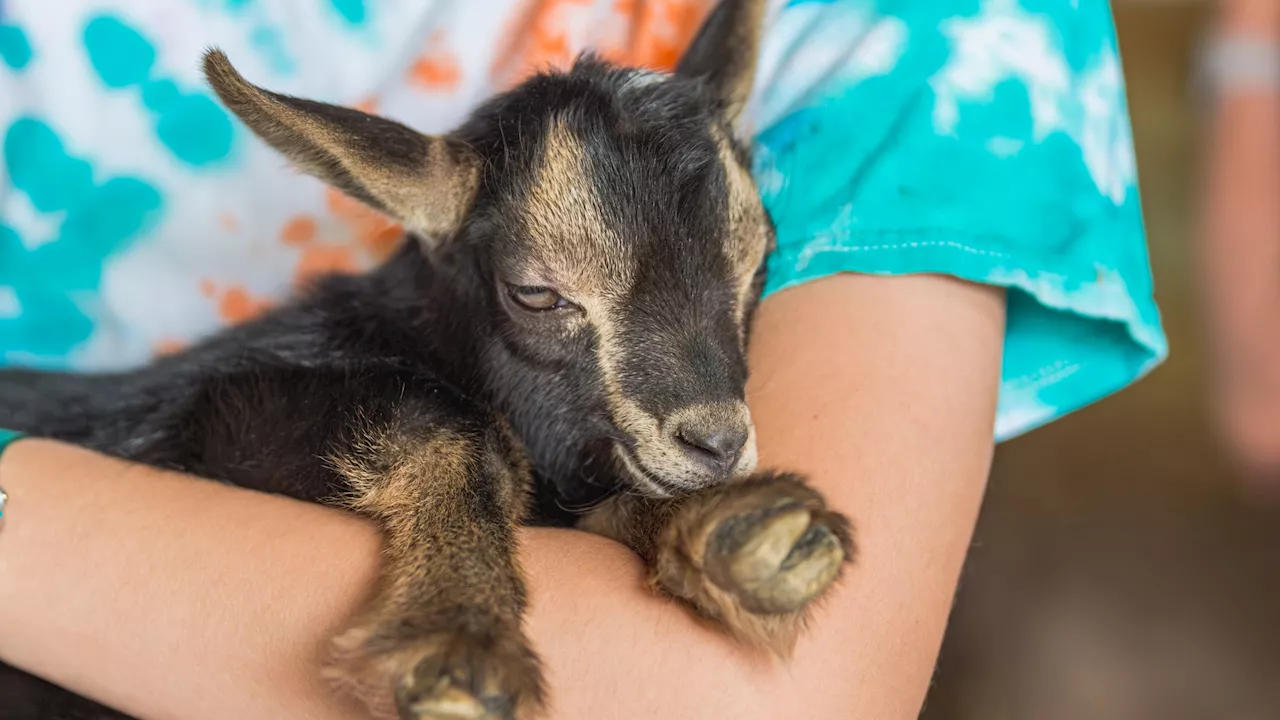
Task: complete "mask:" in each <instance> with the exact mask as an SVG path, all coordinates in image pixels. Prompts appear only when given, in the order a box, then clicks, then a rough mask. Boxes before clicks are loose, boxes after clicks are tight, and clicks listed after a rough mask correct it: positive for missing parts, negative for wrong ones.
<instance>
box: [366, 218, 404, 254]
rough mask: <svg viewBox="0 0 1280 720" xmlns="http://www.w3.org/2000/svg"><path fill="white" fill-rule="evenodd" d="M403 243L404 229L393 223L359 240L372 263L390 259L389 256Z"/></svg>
mask: <svg viewBox="0 0 1280 720" xmlns="http://www.w3.org/2000/svg"><path fill="white" fill-rule="evenodd" d="M403 241H404V228H402V227H400V226H399V225H396V224H395V223H388V224H387V225H386V227H384V228H382V229H381V230H378V231H376V232H373V233H369V234H368V235H365V236H364V237H361V238H360V242H361V244H362V245H364V249H365V251H366V252H368V253H369V257H370V258H371V259H372V260H373V261H374V262H382V261H383V260H386V259H387V258H389V257H391V254H392V253H394V252H395V251H396V248H398V247H400V243H401V242H403Z"/></svg>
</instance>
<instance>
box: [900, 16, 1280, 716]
mask: <svg viewBox="0 0 1280 720" xmlns="http://www.w3.org/2000/svg"><path fill="white" fill-rule="evenodd" d="M1064 1H1065V0H1064ZM1276 1H1277V2H1280V0H1276ZM1204 6H1205V3H1202V2H1194V1H1191V0H1187V1H1182V2H1178V1H1173V0H1166V1H1163V2H1161V1H1158V0H1145V1H1141V0H1116V1H1115V3H1114V10H1115V15H1116V22H1117V25H1118V27H1119V30H1120V46H1121V53H1122V55H1123V59H1124V62H1125V74H1126V77H1127V80H1128V86H1129V99H1130V106H1131V111H1132V115H1133V123H1134V133H1135V139H1136V144H1137V151H1138V167H1139V173H1140V179H1141V183H1142V191H1143V200H1144V204H1145V212H1146V221H1147V230H1148V233H1149V238H1150V249H1151V259H1152V265H1153V269H1154V272H1155V278H1156V288H1157V295H1158V299H1159V302H1160V305H1161V308H1162V312H1163V314H1164V320H1165V323H1166V329H1167V331H1168V335H1169V340H1170V344H1171V347H1172V355H1171V358H1170V360H1169V361H1168V362H1167V363H1166V364H1165V365H1164V366H1162V367H1161V368H1159V369H1158V370H1156V371H1155V372H1154V373H1153V374H1152V375H1150V376H1149V377H1148V378H1147V379H1145V380H1143V381H1142V382H1141V383H1139V384H1138V385H1136V386H1135V387H1133V388H1131V389H1128V390H1126V391H1124V392H1123V393H1121V394H1119V395H1117V396H1115V397H1112V398H1110V399H1108V400H1105V401H1103V402H1102V403H1099V404H1098V405H1096V406H1094V407H1091V408H1088V409H1086V410H1084V411H1081V412H1079V413H1077V414H1075V415H1072V416H1070V417H1068V418H1066V419H1064V420H1062V421H1060V422H1057V423H1054V424H1053V425H1051V426H1049V427H1047V428H1044V429H1042V430H1038V431H1036V432H1033V433H1031V434H1029V435H1027V436H1025V437H1023V438H1020V439H1017V440H1014V441H1012V442H1010V443H1007V444H1006V445H1004V446H1002V447H1001V448H1000V449H999V451H998V453H997V459H996V465H995V470H994V474H993V477H992V480H991V488H990V491H989V495H988V499H987V503H986V506H985V508H984V511H983V516H982V519H981V521H980V524H979V529H978V532H977V536H976V539H975V545H974V548H973V550H972V553H971V556H970V561H969V565H968V568H967V569H966V571H965V576H964V578H963V579H962V583H961V591H960V595H959V598H958V601H957V605H956V611H955V614H954V616H953V619H952V624H951V631H950V634H949V636H948V639H947V641H946V644H945V647H944V651H943V659H942V662H941V665H940V667H939V669H938V673H937V676H936V681H935V686H934V689H933V691H932V693H931V695H930V698H929V701H928V705H927V707H926V710H925V718H926V720H1255V719H1256V720H1264V719H1265V720H1280V504H1277V506H1276V507H1274V508H1273V509H1270V510H1268V509H1265V507H1263V506H1262V505H1261V504H1259V503H1252V504H1251V503H1249V502H1247V501H1246V500H1245V499H1244V497H1243V495H1242V493H1241V492H1240V491H1239V487H1240V486H1239V484H1238V483H1236V482H1235V480H1234V478H1233V477H1232V474H1231V470H1230V468H1229V467H1228V465H1227V463H1226V461H1225V459H1224V458H1223V457H1222V455H1221V453H1220V452H1219V450H1218V448H1217V445H1216V441H1215V438H1214V435H1213V432H1212V429H1211V426H1210V419H1209V414H1208V409H1207V398H1206V395H1205V382H1204V372H1203V370H1204V358H1203V357H1202V354H1201V350H1200V341H1199V337H1198V335H1199V332H1198V328H1197V326H1196V316H1195V296H1194V285H1193V277H1192V265H1191V257H1190V255H1191V253H1190V243H1191V241H1192V233H1193V229H1194V226H1193V222H1194V210H1195V206H1194V195H1195V191H1196V179H1197V167H1196V165H1197V164H1198V162H1199V158H1198V152H1199V149H1198V145H1199V136H1198V133H1199V127H1198V126H1199V118H1198V117H1197V112H1198V107H1197V104H1196V101H1195V97H1194V92H1193V90H1192V88H1191V87H1190V85H1189V81H1188V80H1189V75H1190V73H1191V68H1192V64H1193V63H1192V54H1193V49H1194V47H1195V43H1196V42H1197V40H1198V37H1199V34H1200V33H1201V32H1202V31H1203V28H1204V27H1205V21H1206V19H1207V13H1206V12H1205V10H1206V8H1205V7H1204ZM1277 132H1280V128H1278V129H1277ZM1278 200H1280V198H1278ZM1276 271H1277V272H1280V268H1276ZM1276 323H1277V325H1276V331H1277V332H1280V318H1277V319H1276Z"/></svg>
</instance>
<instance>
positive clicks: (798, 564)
mask: <svg viewBox="0 0 1280 720" xmlns="http://www.w3.org/2000/svg"><path fill="white" fill-rule="evenodd" d="M816 497H817V496H816V494H815V493H813V491H812V490H809V489H808V488H807V487H804V486H803V485H801V484H800V483H799V482H798V481H795V482H794V483H793V482H789V481H788V480H787V479H786V478H779V479H775V480H773V481H772V482H768V483H765V484H761V485H760V486H759V489H758V490H757V491H755V492H751V493H749V494H747V495H746V496H744V497H739V498H736V499H735V501H733V502H730V503H728V504H726V505H725V506H724V508H723V511H724V514H721V513H717V515H721V517H719V518H718V522H717V525H716V527H715V528H714V529H713V530H712V531H711V533H710V535H709V537H708V538H707V546H706V555H705V560H704V563H705V565H704V567H705V570H706V573H707V577H708V578H709V579H710V580H711V581H712V582H713V583H715V584H716V585H718V586H720V587H721V588H723V589H724V590H726V591H728V592H729V593H731V594H732V595H734V596H735V597H736V598H737V600H738V603H739V605H741V607H742V608H743V609H744V610H747V611H748V612H752V613H758V614H780V613H794V612H797V611H799V610H802V609H803V608H804V607H805V606H806V605H808V604H809V603H810V602H811V601H813V600H814V599H815V598H817V597H818V596H820V595H822V593H823V592H825V591H826V590H827V588H828V587H830V586H831V584H832V583H833V582H835V580H836V578H837V577H838V576H839V575H840V570H841V567H842V566H843V565H844V563H845V562H846V561H847V560H849V559H850V557H849V556H850V554H851V552H852V549H851V547H852V546H851V541H850V540H849V530H848V523H847V522H846V521H845V520H844V518H843V517H841V516H840V515H837V514H835V513H833V512H830V511H828V510H826V509H825V507H824V506H822V504H821V501H820V499H817V500H815V498H816Z"/></svg>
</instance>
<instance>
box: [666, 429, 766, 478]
mask: <svg viewBox="0 0 1280 720" xmlns="http://www.w3.org/2000/svg"><path fill="white" fill-rule="evenodd" d="M748 435H749V433H748V428H747V426H746V425H738V424H733V425H723V424H714V425H702V424H700V423H696V422H686V423H685V424H683V425H681V426H680V427H679V428H678V429H677V430H676V441H678V442H679V443H680V446H681V447H683V448H684V451H685V453H686V454H688V455H689V457H691V458H693V459H694V460H697V461H698V462H699V463H701V464H702V465H704V466H706V468H707V469H708V470H710V471H712V472H713V473H715V474H716V475H717V476H721V477H725V476H728V475H729V474H730V473H732V472H733V468H734V466H735V465H737V464H738V459H739V458H741V457H742V449H743V448H744V447H745V446H746V444H747V437H748Z"/></svg>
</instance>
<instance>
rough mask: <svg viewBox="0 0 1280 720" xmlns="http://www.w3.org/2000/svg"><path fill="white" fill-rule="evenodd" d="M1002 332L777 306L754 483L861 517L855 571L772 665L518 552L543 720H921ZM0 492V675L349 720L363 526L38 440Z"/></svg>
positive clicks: (933, 299)
mask: <svg viewBox="0 0 1280 720" xmlns="http://www.w3.org/2000/svg"><path fill="white" fill-rule="evenodd" d="M1003 327H1004V299H1003V295H1002V294H1001V292H1000V291H998V290H995V289H991V288H986V287H979V286H975V285H970V284H967V283H962V282H960V281H956V280H952V279H949V278H943V277H936V276H912V277H895V278H883V277H871V276H855V275H839V276H834V277H831V278H827V279H824V280H820V281H816V282H813V283H810V284H807V285H802V286H799V287H796V288H792V289H790V290H785V291H783V292H781V293H778V294H776V295H774V296H772V297H770V298H769V299H767V300H766V301H765V302H764V304H763V305H762V307H761V310H760V313H759V316H758V319H757V324H756V328H755V331H754V334H753V340H752V343H753V344H752V351H751V368H752V380H751V382H750V385H749V397H748V400H749V403H750V405H751V409H752V412H753V416H754V417H755V418H756V423H757V428H758V434H759V442H760V451H761V459H762V466H775V467H786V468H792V469H797V470H802V471H805V472H807V473H809V474H810V475H811V477H812V480H813V482H814V484H815V485H816V486H817V487H819V488H820V489H821V490H823V491H824V492H825V493H826V494H827V496H828V498H829V499H830V500H831V502H832V504H833V505H834V506H835V507H836V508H838V509H840V510H843V511H845V512H846V513H848V514H849V515H850V516H851V517H852V518H853V519H854V522H855V524H856V525H857V529H858V538H859V543H860V554H859V557H858V560H857V563H856V564H855V565H854V566H853V567H852V568H851V569H850V570H849V572H848V573H847V575H846V579H845V580H844V581H843V582H842V584H841V585H840V586H839V587H838V588H836V590H835V592H834V594H833V595H832V596H831V597H830V598H829V599H828V600H827V602H826V603H825V605H824V607H823V610H822V612H820V613H819V614H818V617H817V618H816V621H815V623H814V625H813V627H812V629H811V631H810V633H809V634H808V635H807V636H806V637H805V638H804V639H803V640H802V641H801V643H800V646H799V648H798V650H797V654H796V657H795V658H794V660H793V661H792V663H791V664H790V665H788V666H779V665H770V664H768V663H765V662H762V661H760V660H759V659H757V658H753V657H751V656H749V655H747V654H746V653H744V652H743V651H742V650H740V649H739V648H737V647H736V646H734V645H733V644H732V643H731V642H729V641H728V640H726V639H724V638H722V637H721V636H719V635H718V634H716V633H714V632H712V631H709V630H707V629H704V628H703V627H701V626H700V625H698V624H697V623H696V622H695V621H693V620H692V619H691V617H690V616H689V615H688V614H687V613H686V612H685V611H684V610H683V609H681V608H679V607H677V606H674V605H673V604H671V603H669V602H666V601H663V600H659V599H656V598H654V597H652V596H651V595H649V594H648V592H647V591H646V590H645V589H644V588H643V587H642V584H641V579H642V570H641V566H640V563H639V561H638V560H637V559H636V558H635V557H634V556H633V555H632V554H631V553H630V551H628V550H625V549H623V548H622V547H621V546H619V545H615V544H613V543H612V542H610V541H607V540H604V539H601V538H595V537H592V536H587V535H584V534H582V533H577V532H573V531H555V530H530V531H528V532H527V533H526V534H525V537H524V542H523V545H522V550H521V559H522V562H523V564H524V567H525V569H526V571H527V574H528V576H529V584H530V590H531V597H532V608H531V613H530V617H529V620H528V623H529V629H530V632H531V635H532V637H533V640H534V643H535V647H536V648H537V649H538V650H539V651H540V653H541V654H542V657H543V658H544V660H545V661H546V663H547V665H548V670H549V675H550V678H549V679H550V684H551V688H552V693H553V696H552V704H553V708H552V713H551V715H552V717H554V718H556V719H557V720H574V719H577V718H583V719H586V718H591V719H593V720H605V719H608V718H627V719H634V718H642V717H666V718H704V717H707V716H708V715H707V714H708V712H709V710H710V709H714V714H715V715H716V716H717V717H734V718H776V717H804V718H814V719H817V720H821V719H823V718H831V719H832V720H835V719H836V718H839V719H841V720H843V719H845V718H849V717H859V718H876V719H877V720H894V719H897V718H901V719H903V720H906V719H907V718H915V717H916V716H917V715H918V713H919V711H920V708H921V704H922V702H923V699H924V694H925V690H926V688H927V686H928V682H929V678H930V675H931V673H932V670H933V664H934V661H935V657H936V654H937V651H938V648H939V644H940V642H941V638H942V633H943V628H944V626H945V622H946V617H947V614H948V611H949V609H950V605H951V600H952V594H953V592H954V589H955V585H956V580H957V576H958V573H959V570H960V566H961V564H962V562H963V559H964V556H965V552H966V550H967V548H968V544H969V538H970V534H971V532H972V528H973V524H974V521H975V518H976V514H977V510H978V506H979V503H980V500H981V496H982V493H983V488H984V487H985V480H986V477H987V472H988V468H989V464H990V458H991V452H992V427H993V423H994V413H995V400H996V394H997V386H998V378H999V371H1000V358H1001V344H1002V339H1003ZM0 476H2V477H3V478H4V483H5V486H6V488H7V489H8V490H9V493H10V495H11V498H12V499H11V501H10V511H9V512H8V513H6V519H5V521H6V522H7V523H8V525H6V526H5V527H3V528H2V529H0V658H3V659H4V660H6V661H8V662H11V663H13V664H16V665H18V666H20V667H23V668H26V669H29V670H31V671H34V672H37V673H40V674H43V675H45V676H47V677H50V678H52V679H54V680H56V681H59V682H61V683H63V684H65V685H67V686H70V687H73V688H75V689H77V690H79V691H81V692H84V693H86V694H88V695H91V696H93V697H96V698H98V699H100V700H102V701H105V702H108V703H111V704H115V705H118V706H119V707H121V708H122V709H124V710H126V711H128V712H132V713H134V714H136V715H138V716H140V717H143V718H146V719H148V720H151V719H155V720H167V719H169V718H174V719H176V718H183V719H184V720H206V719H207V720H215V719H217V720H222V719H224V718H236V719H237V720H242V719H243V720H257V719H258V718H262V719H264V720H266V719H270V720H274V719H275V718H279V717H291V718H316V719H320V718H357V717H360V716H361V715H360V713H359V711H358V710H357V709H355V708H352V707H351V706H350V705H346V704H344V703H341V702H339V701H338V700H336V699H335V698H334V697H333V696H332V695H330V694H329V693H328V692H327V691H326V690H325V689H324V688H323V686H322V684H321V683H320V682H319V681H318V680H317V672H318V666H319V658H320V654H321V651H322V648H323V646H324V643H325V641H326V639H327V638H328V637H329V636H330V634H331V633H332V632H334V631H335V630H336V629H337V628H338V627H339V626H340V625H341V624H342V621H343V618H345V617H346V616H348V615H349V614H350V613H351V612H352V611H353V610H355V609H356V608H357V607H358V605H359V603H360V601H361V599H362V598H363V597H364V595H365V593H366V592H368V590H369V588H370V584H371V582H372V581H373V578H374V577H375V566H376V563H377V560H378V551H377V537H376V534H375V533H374V532H373V530H372V529H371V528H370V527H369V526H368V525H366V524H365V523H363V522H361V521H360V520H358V519H356V518H354V517H351V516H347V515H343V514H341V513H339V512H337V511H333V510H328V509H325V508H321V507H318V506H310V505H305V504H303V503H297V502H293V501H289V500H285V499H280V498H272V497H264V496H261V495H258V494H254V493H250V492H248V491H244V490H238V489H234V488H228V487H223V486H219V485H214V484H212V483H203V482H181V481H175V480H174V479H173V478H169V477H166V476H165V473H162V472H159V471H155V470H151V469H147V468H140V467H132V466H128V465H126V464H124V463H119V462H116V461H112V460H107V459H103V458H100V457H99V456H96V455H93V454H90V453H87V452H84V451H79V450H74V449H68V448H66V447H64V446H61V445H58V444H55V443H50V442H42V441H34V440H30V441H22V442H19V443H17V444H16V445H15V446H14V447H13V448H12V449H11V450H10V451H9V453H7V454H6V455H5V457H4V460H3V462H2V463H0Z"/></svg>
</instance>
